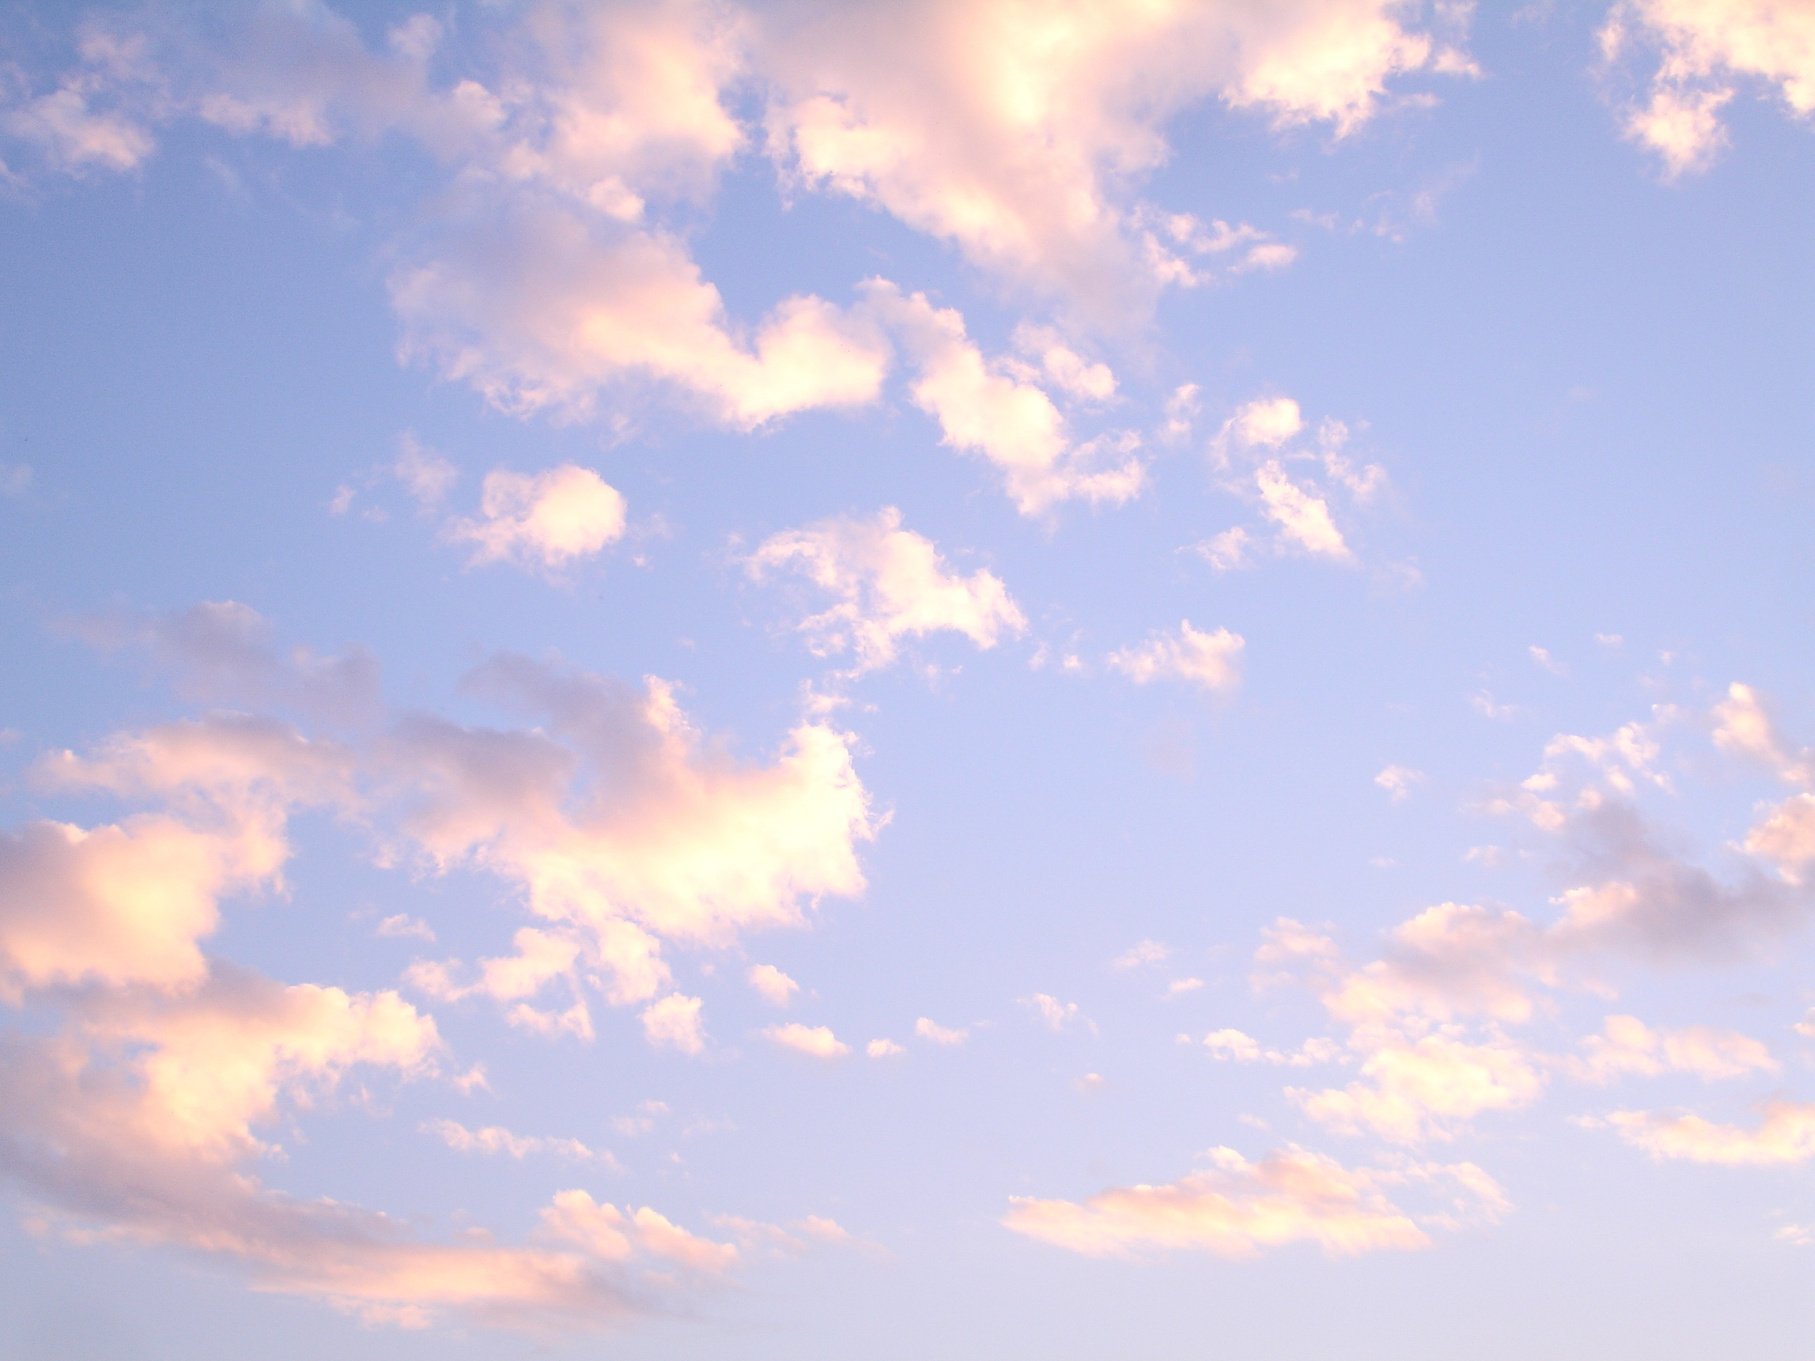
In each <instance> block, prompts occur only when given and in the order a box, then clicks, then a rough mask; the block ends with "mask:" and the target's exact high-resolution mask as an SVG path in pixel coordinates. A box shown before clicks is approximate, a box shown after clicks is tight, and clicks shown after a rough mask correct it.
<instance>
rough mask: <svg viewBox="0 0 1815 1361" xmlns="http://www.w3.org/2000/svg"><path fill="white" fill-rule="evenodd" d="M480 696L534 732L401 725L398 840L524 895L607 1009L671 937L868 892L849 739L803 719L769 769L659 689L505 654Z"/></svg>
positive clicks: (734, 930)
mask: <svg viewBox="0 0 1815 1361" xmlns="http://www.w3.org/2000/svg"><path fill="white" fill-rule="evenodd" d="M473 686H474V687H475V689H476V690H477V691H480V692H483V693H485V694H488V695H490V696H491V697H493V698H494V699H496V700H498V701H501V702H504V703H507V704H510V705H512V706H513V707H518V708H522V709H527V710H529V711H530V712H532V713H534V714H536V715H537V716H539V717H540V718H541V719H542V720H543V725H542V726H540V727H538V728H537V729H535V730H528V729H485V728H469V727H463V726H460V725H456V724H453V723H449V722H447V721H446V720H442V719H431V718H427V717H420V718H415V719H411V720H406V721H405V722H404V723H403V724H402V725H400V727H399V729H398V731H397V732H396V734H395V736H394V737H393V739H392V741H391V743H390V744H389V746H388V748H387V751H386V758H387V762H386V763H387V768H388V771H389V773H390V775H391V778H392V780H393V781H395V782H397V783H398V784H399V785H400V790H399V792H400V794H401V795H402V796H403V797H404V798H405V799H406V805H405V806H406V808H407V809H408V816H407V819H406V821H405V824H404V826H405V830H406V832H407V834H408V836H409V837H410V838H411V839H412V840H413V841H414V842H415V843H416V844H417V845H418V846H419V847H420V848H421V849H422V850H423V851H424V852H425V853H427V855H429V856H430V857H431V859H432V860H433V862H434V863H435V864H437V865H439V866H441V867H443V868H452V867H455V866H462V865H464V866H470V867H472V868H476V869H482V870H486V871H488V872H491V873H493V874H497V875H499V876H501V877H503V878H504V879H506V880H507V881H509V882H511V883H513V884H515V885H517V886H519V887H520V888H521V890H522V891H523V892H524V894H525V896H526V899H527V905H528V907H529V908H530V910H531V911H532V912H533V913H534V914H535V915H536V916H537V917H539V918H540V919H541V920H542V922H543V923H544V924H545V925H544V927H543V928H541V929H545V930H555V929H557V928H559V931H560V934H561V935H562V937H563V939H567V940H573V941H578V942H579V943H580V948H581V949H582V950H583V952H584V953H583V960H584V963H585V964H586V965H587V966H589V967H590V968H593V969H602V970H603V971H604V972H605V974H606V983H605V990H606V992H607V994H608V996H609V997H610V998H611V1000H613V1001H614V1002H616V1003H619V1004H625V1003H633V1002H642V1001H646V1000H648V999H649V998H650V997H651V996H653V995H654V993H655V992H656V991H657V990H658V989H659V988H660V987H661V986H663V984H664V983H665V981H666V977H667V973H666V968H665V966H663V965H662V964H661V962H660V952H661V942H662V941H664V940H670V941H679V942H682V943H685V944H688V945H705V946H722V945H725V944H728V943H729V942H730V941H732V940H733V939H735V938H736V937H737V936H738V935H739V934H741V933H742V932H744V931H747V930H754V929H759V928H763V927H778V926H797V925H801V924H803V923H804V921H805V920H806V917H805V912H804V907H805V906H806V905H807V904H808V903H810V902H812V901H815V900H817V899H818V898H820V897H821V896H822V895H828V894H829V895H836V896H842V897H850V896H854V895H855V894H857V893H858V892H860V891H861V890H862V888H863V883H864V880H863V873H862V870H861V868H860V866H859V864H858V860H857V848H858V846H859V844H860V843H861V842H864V841H867V840H869V839H870V838H872V837H873V836H874V835H875V833H876V831H877V829H878V827H879V826H880V822H879V820H878V819H877V818H876V817H874V816H873V815H872V813H871V810H870V804H869V796H868V794H867V793H866V792H865V790H864V788H863V785H862V784H861V782H860V781H859V780H858V778H857V775H856V772H855V770H854V769H853V768H852V765H851V741H852V739H851V738H850V737H849V736H848V735H847V734H845V733H843V732H840V731H839V730H837V729H835V728H832V727H831V726H829V725H828V724H826V723H824V722H819V721H811V722H803V723H801V724H799V725H798V726H796V727H795V729H794V730H793V731H792V733H791V734H790V735H789V737H788V739H787V741H786V742H785V744H784V746H783V749H782V752H781V754H780V755H779V756H778V757H777V758H776V759H775V761H774V762H772V763H770V764H767V765H761V764H757V765H751V764H745V763H741V762H737V761H734V760H732V759H730V758H729V757H728V756H726V755H725V754H723V752H722V751H721V750H719V749H716V748H714V747H712V746H710V745H708V744H707V743H706V741H705V739H704V738H703V737H702V735H701V734H700V733H699V732H698V731H697V730H696V729H695V728H694V727H693V726H692V724H691V723H690V722H689V721H688V720H687V717H686V715H685V714H684V713H683V712H682V711H681V709H680V706H679V704H678V702H677V701H676V698H675V693H674V690H673V688H672V687H671V686H670V685H668V684H667V683H666V682H663V681H659V680H651V681H649V682H648V683H647V685H646V686H645V688H644V689H643V690H642V691H641V692H640V693H639V692H637V691H635V690H632V689H631V688H629V687H626V686H622V685H618V684H615V683H612V682H608V681H606V680H604V679H602V678H600V677H597V676H591V675H587V674H584V673H579V672H571V671H564V670H560V669H557V668H552V667H550V666H546V665H544V664H542V663H538V662H532V661H530V660H528V659H526V658H522V657H509V656H506V657H501V658H499V659H497V660H495V661H494V662H492V663H490V664H488V665H487V666H486V667H484V668H482V669H481V670H480V671H479V672H478V673H476V674H475V676H474V678H473ZM582 770H584V771H586V772H587V773H588V778H587V779H586V780H585V781H584V782H579V783H576V776H577V775H579V774H580V772H581V771H582Z"/></svg>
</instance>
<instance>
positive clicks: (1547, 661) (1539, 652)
mask: <svg viewBox="0 0 1815 1361" xmlns="http://www.w3.org/2000/svg"><path fill="white" fill-rule="evenodd" d="M1526 652H1527V653H1529V654H1530V656H1531V659H1532V661H1533V662H1535V663H1537V665H1539V666H1541V667H1542V668H1543V669H1544V670H1546V671H1548V672H1550V674H1551V675H1553V676H1567V675H1568V674H1569V668H1568V667H1566V666H1564V665H1563V663H1561V662H1559V661H1558V660H1557V659H1556V658H1555V657H1553V656H1551V655H1550V649H1549V648H1544V647H1539V646H1538V645H1537V644H1536V643H1533V644H1532V645H1531V646H1530V647H1529V648H1527V649H1526Z"/></svg>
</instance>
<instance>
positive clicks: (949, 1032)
mask: <svg viewBox="0 0 1815 1361" xmlns="http://www.w3.org/2000/svg"><path fill="white" fill-rule="evenodd" d="M914 1033H915V1034H916V1035H918V1036H919V1037H920V1038H921V1039H923V1040H928V1041H930V1042H931V1043H933V1044H938V1045H944V1046H945V1047H947V1048H950V1047H952V1046H954V1045H960V1044H963V1043H964V1042H965V1041H966V1040H968V1039H969V1038H970V1035H971V1033H970V1029H969V1027H967V1026H944V1025H940V1024H939V1023H938V1022H937V1021H934V1020H931V1019H929V1018H928V1017H925V1016H922V1017H920V1019H919V1020H917V1021H915V1022H914Z"/></svg>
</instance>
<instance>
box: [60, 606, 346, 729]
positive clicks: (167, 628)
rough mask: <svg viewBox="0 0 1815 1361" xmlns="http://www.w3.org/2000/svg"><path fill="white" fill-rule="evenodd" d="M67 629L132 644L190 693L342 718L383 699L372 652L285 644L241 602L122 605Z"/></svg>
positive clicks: (110, 647) (104, 641) (106, 642)
mask: <svg viewBox="0 0 1815 1361" xmlns="http://www.w3.org/2000/svg"><path fill="white" fill-rule="evenodd" d="M67 627H68V628H69V630H70V631H71V632H73V633H74V634H75V635H76V636H78V637H80V638H81V639H83V640H84V641H85V642H88V643H90V644H92V645H94V646H96V647H99V648H102V649H104V650H106V651H116V650H119V649H130V650H132V651H136V652H138V653H140V654H141V655H143V656H145V657H147V658H148V659H149V660H150V661H151V662H152V663H153V665H155V666H156V667H157V668H158V670H159V671H161V672H163V673H165V674H167V675H169V676H170V677H172V678H173V679H174V681H175V683H176V687H177V690H178V691H179V693H181V694H183V695H184V696H185V697H187V698H190V699H196V700H201V701H205V702H207V703H210V704H224V705H232V706H236V707H249V708H265V707H270V706H278V707H282V708H286V709H295V710H299V711H301V712H304V713H307V714H311V715H317V716H320V717H323V718H326V719H329V720H332V721H336V722H349V721H353V720H357V719H361V718H367V717H370V716H371V715H372V714H373V713H374V711H375V710H376V708H377V705H378V663H377V662H376V660H375V659H374V658H373V657H372V655H371V653H369V652H368V651H366V650H365V649H364V648H357V647H355V648H349V649H347V650H346V651H344V652H341V653H338V654H335V653H329V654H325V655H324V654H321V653H318V652H316V651H315V650H313V649H312V648H308V647H304V646H300V645H298V646H292V647H288V648H282V647H279V646H278V645H277V643H276V640H275V639H276V631H275V630H274V629H273V627H272V625H271V623H270V621H269V620H267V619H266V618H265V617H264V616H263V615H261V614H260V613H259V612H258V611H257V610H255V609H253V608H252V607H251V606H250V605H246V604H243V603H241V602H240V601H237V600H210V601H204V602H203V603H201V604H199V605H191V606H189V607H188V608H186V609H181V610H170V611H166V612H164V613H159V614H138V613H131V612H127V611H116V612H114V613H111V614H105V615H99V616H95V617H91V618H85V619H78V620H74V621H71V622H70V623H69V624H68V625H67Z"/></svg>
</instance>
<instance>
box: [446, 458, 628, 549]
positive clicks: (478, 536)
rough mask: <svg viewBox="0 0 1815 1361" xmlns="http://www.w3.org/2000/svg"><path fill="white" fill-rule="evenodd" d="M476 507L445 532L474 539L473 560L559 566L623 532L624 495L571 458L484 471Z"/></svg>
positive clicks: (607, 542) (467, 540)
mask: <svg viewBox="0 0 1815 1361" xmlns="http://www.w3.org/2000/svg"><path fill="white" fill-rule="evenodd" d="M479 508H480V514H479V518H478V519H474V520H457V521H454V522H453V523H452V524H450V525H449V527H448V533H449V535H450V537H452V538H454V539H455V540H458V541H462V542H466V543H470V544H472V545H473V561H474V562H475V563H483V562H510V561H515V562H519V563H522V564H524V565H527V566H531V567H542V568H548V569H552V568H558V567H562V566H564V565H566V564H567V563H568V562H570V561H572V560H574V559H576V558H584V557H591V556H592V555H593V554H595V553H597V552H599V551H600V550H601V549H603V548H604V547H605V545H606V544H609V543H613V542H615V541H616V540H617V539H619V538H621V537H622V536H623V533H624V523H625V520H624V497H623V495H622V494H621V493H620V492H619V491H618V490H617V488H615V487H613V486H611V485H609V484H608V483H607V482H606V481H605V479H604V478H602V477H600V476H599V475H598V474H597V473H595V472H594V471H593V470H592V469H591V468H581V467H576V466H575V465H574V464H571V463H568V464H563V465H562V466H561V467H558V468H550V469H549V470H548V471H547V472H541V473H514V472H510V471H508V470H506V469H503V468H499V469H496V470H494V471H492V472H489V473H487V474H486V475H485V487H484V490H483V492H482V493H481V499H480V503H479Z"/></svg>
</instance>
